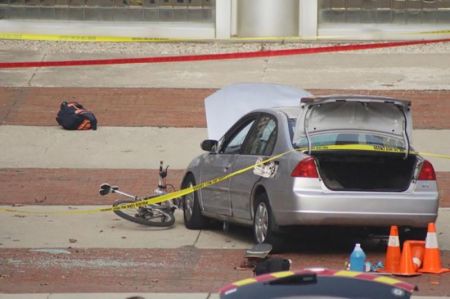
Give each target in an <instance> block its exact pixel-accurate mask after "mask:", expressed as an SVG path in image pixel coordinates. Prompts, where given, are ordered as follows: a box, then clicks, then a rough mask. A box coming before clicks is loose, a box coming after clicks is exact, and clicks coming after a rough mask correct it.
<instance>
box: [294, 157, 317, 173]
mask: <svg viewBox="0 0 450 299" xmlns="http://www.w3.org/2000/svg"><path fill="white" fill-rule="evenodd" d="M291 176H292V177H304V178H318V177H319V174H318V173H317V166H316V161H315V160H314V158H312V157H309V158H306V159H304V160H301V161H300V163H298V164H297V166H296V167H295V168H294V170H293V171H292V173H291Z"/></svg>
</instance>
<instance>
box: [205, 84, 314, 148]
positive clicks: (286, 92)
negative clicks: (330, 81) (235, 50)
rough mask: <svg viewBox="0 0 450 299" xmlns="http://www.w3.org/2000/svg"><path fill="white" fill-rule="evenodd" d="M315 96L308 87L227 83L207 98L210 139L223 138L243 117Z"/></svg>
mask: <svg viewBox="0 0 450 299" xmlns="http://www.w3.org/2000/svg"><path fill="white" fill-rule="evenodd" d="M307 96H311V94H310V93H308V92H307V91H305V90H302V89H296V88H294V87H290V86H286V85H278V84H265V83H239V84H233V85H229V86H226V87H224V88H222V89H220V90H218V91H216V92H215V93H213V94H212V95H210V96H208V97H207V98H206V99H205V111H206V123H207V127H208V139H214V140H219V139H220V138H221V137H222V136H223V135H224V134H225V132H226V131H227V130H228V129H229V128H230V127H231V126H232V125H233V124H234V123H235V122H236V121H237V120H239V119H240V118H241V117H242V116H244V115H245V114H247V113H248V112H250V111H253V110H255V109H261V108H273V107H287V106H299V105H300V99H301V98H303V97H307Z"/></svg>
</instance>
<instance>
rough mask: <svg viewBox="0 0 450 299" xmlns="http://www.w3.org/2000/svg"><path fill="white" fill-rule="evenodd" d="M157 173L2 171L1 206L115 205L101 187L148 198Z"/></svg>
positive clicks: (446, 192)
mask: <svg viewBox="0 0 450 299" xmlns="http://www.w3.org/2000/svg"><path fill="white" fill-rule="evenodd" d="M183 174H184V170H181V169H175V170H170V174H169V177H168V183H169V184H172V185H174V186H175V187H176V188H177V189H178V188H179V187H180V184H181V179H182V177H183ZM157 179H158V171H157V170H155V169H149V170H145V169H66V168H62V169H61V168H58V169H40V168H38V169H33V168H20V169H0V190H1V193H0V205H1V204H43V205H95V204H109V203H112V201H113V200H114V199H116V198H117V197H115V196H107V197H102V196H100V195H98V194H97V191H98V187H99V186H100V184H101V183H105V182H108V183H110V184H112V185H117V186H119V187H120V188H121V190H123V191H125V192H130V193H134V194H136V195H145V194H149V193H151V192H152V190H153V189H154V188H155V187H156V186H157V183H158V181H157ZM437 181H438V185H439V192H440V196H441V201H440V206H441V207H450V172H437Z"/></svg>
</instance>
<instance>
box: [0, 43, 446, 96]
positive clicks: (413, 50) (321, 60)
mask: <svg viewBox="0 0 450 299" xmlns="http://www.w3.org/2000/svg"><path fill="white" fill-rule="evenodd" d="M35 44H36V43H35ZM66 44H67V43H61V44H60V45H61V46H62V47H63V48H64V49H63V50H64V51H62V50H61V51H59V50H58V49H57V48H52V50H48V49H47V48H46V47H45V46H43V45H45V44H42V43H41V44H39V43H38V44H37V45H38V46H36V47H34V48H33V47H30V46H29V45H34V44H33V43H30V42H28V43H27V42H24V43H20V42H16V43H12V42H9V43H7V42H4V43H2V44H0V46H2V47H0V61H4V62H10V61H51V60H71V59H108V58H130V57H143V56H144V57H145V56H161V55H177V54H178V55H179V54H199V53H209V49H208V47H209V45H208V44H207V43H206V44H203V45H202V44H197V45H195V46H192V48H191V49H189V48H187V50H186V48H184V47H189V46H187V45H183V44H181V46H180V45H177V44H162V45H159V46H161V47H160V48H158V49H157V50H159V51H161V52H159V53H156V51H155V49H154V48H152V45H144V44H141V47H142V48H146V47H147V48H149V49H148V50H147V51H141V50H139V46H134V45H128V44H121V45H120V44H119V45H120V49H121V50H122V51H120V52H118V51H117V49H114V45H113V46H111V45H110V44H103V45H104V47H105V48H106V50H105V49H101V47H102V44H98V45H96V44H83V43H80V44H77V43H72V44H70V43H69V45H70V47H67V48H66V47H64V46H65V45H66ZM8 45H9V47H8ZM256 45H257V46H260V47H261V49H262V48H264V49H267V48H271V47H272V48H274V47H277V46H279V45H280V44H267V43H266V44H264V43H256ZM24 46H29V47H28V48H26V47H24ZM281 46H284V47H290V48H296V47H305V46H306V47H315V46H319V47H320V46H322V44H320V43H317V44H309V45H305V44H299V45H296V44H295V43H293V44H288V45H287V46H286V45H281ZM89 47H92V48H94V50H93V51H87V50H86V49H85V48H89ZM116 47H118V46H116ZM127 47H133V48H132V49H133V50H134V51H135V52H133V50H131V51H130V52H126V51H125V49H126V48H127ZM155 47H156V46H155ZM177 47H178V48H177ZM223 47H224V48H227V51H228V52H234V51H245V47H246V45H245V44H244V45H242V44H234V45H233V44H231V46H230V44H224V46H223ZM233 47H234V48H233ZM242 48H243V50H242ZM108 49H109V50H108ZM164 49H167V50H164ZM183 49H184V50H183ZM164 52H165V53H164ZM218 52H221V51H220V44H219V46H218ZM449 52H450V47H449V43H441V44H431V45H424V46H407V47H398V48H386V49H374V50H364V51H353V52H343V53H323V54H308V55H292V56H286V57H267V58H255V59H234V60H219V61H198V62H179V63H157V64H128V65H127V64H123V65H111V66H108V65H107V66H82V67H59V68H24V69H0V81H1V82H2V86H46V87H51V86H61V87H71V86H78V87H122V88H130V87H170V88H183V87H184V88H211V87H213V88H219V87H223V86H225V85H228V84H231V83H236V82H241V83H242V82H266V83H267V82H269V83H283V84H287V85H292V86H295V87H299V88H303V89H312V88H333V89H414V90H438V89H450V68H448V65H450V55H448V54H449ZM75 74H77V75H75Z"/></svg>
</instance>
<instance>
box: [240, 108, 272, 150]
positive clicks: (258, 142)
mask: <svg viewBox="0 0 450 299" xmlns="http://www.w3.org/2000/svg"><path fill="white" fill-rule="evenodd" d="M276 138H277V123H276V121H275V119H273V117H271V116H269V115H264V116H262V117H261V118H260V119H259V120H258V122H257V124H256V126H255V129H254V130H253V131H252V133H251V135H249V137H248V139H247V141H246V144H245V145H244V148H243V150H242V154H246V155H263V156H269V155H271V154H272V151H273V148H274V146H275V141H276Z"/></svg>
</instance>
